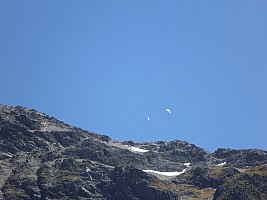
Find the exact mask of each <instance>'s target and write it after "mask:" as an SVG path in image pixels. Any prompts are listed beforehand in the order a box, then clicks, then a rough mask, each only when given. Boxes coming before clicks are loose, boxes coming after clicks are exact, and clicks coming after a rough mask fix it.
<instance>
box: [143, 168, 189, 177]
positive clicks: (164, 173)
mask: <svg viewBox="0 0 267 200" xmlns="http://www.w3.org/2000/svg"><path fill="white" fill-rule="evenodd" d="M185 170H186V169H183V171H181V172H159V171H154V170H142V171H143V172H148V173H149V172H151V173H155V174H159V175H163V176H178V175H181V174H183V173H185Z"/></svg>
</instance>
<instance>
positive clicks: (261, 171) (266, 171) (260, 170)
mask: <svg viewBox="0 0 267 200" xmlns="http://www.w3.org/2000/svg"><path fill="white" fill-rule="evenodd" d="M245 173H248V174H250V173H251V174H257V175H261V176H267V165H260V166H257V167H253V168H251V169H249V170H248V171H246V172H245Z"/></svg>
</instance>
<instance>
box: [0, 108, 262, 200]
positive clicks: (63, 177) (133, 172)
mask: <svg viewBox="0 0 267 200" xmlns="http://www.w3.org/2000/svg"><path fill="white" fill-rule="evenodd" d="M266 164H267V152H266V151H263V150H255V149H254V150H251V149H250V150H231V149H218V150H217V151H215V152H214V153H209V152H207V151H205V150H204V149H202V148H199V147H197V146H195V145H193V144H190V143H188V142H185V141H179V140H176V141H172V142H163V141H159V142H152V143H134V142H132V141H126V142H118V141H114V140H112V139H110V138H109V137H107V136H104V135H98V134H95V133H91V132H88V131H85V130H82V129H79V128H77V127H73V126H70V125H68V124H65V123H63V122H61V121H59V120H57V119H55V118H53V117H49V116H48V115H46V114H44V113H40V112H38V111H36V110H30V109H26V108H23V107H9V106H5V105H0V189H1V191H0V199H47V200H48V199H114V200H115V199H116V200H124V199H129V200H131V199H133V200H137V199H144V200H149V199H162V200H165V199H166V200H167V199H238V198H239V199H266V191H267V188H266V183H267V181H266V174H267V172H266ZM163 172H165V173H163ZM166 172H169V173H166ZM240 182H242V183H243V184H239V183H240ZM251 185H252V186H251ZM247 191H249V193H248V192H247ZM237 197H238V198H237Z"/></svg>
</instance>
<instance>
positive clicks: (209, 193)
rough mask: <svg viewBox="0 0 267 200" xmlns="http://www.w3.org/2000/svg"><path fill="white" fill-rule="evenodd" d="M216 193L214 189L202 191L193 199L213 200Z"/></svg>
mask: <svg viewBox="0 0 267 200" xmlns="http://www.w3.org/2000/svg"><path fill="white" fill-rule="evenodd" d="M214 193H215V190H214V189H212V188H205V189H203V190H201V193H200V194H199V196H198V197H196V198H193V200H211V199H213V195H214Z"/></svg>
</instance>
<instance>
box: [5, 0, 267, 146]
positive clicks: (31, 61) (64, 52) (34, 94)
mask: <svg viewBox="0 0 267 200" xmlns="http://www.w3.org/2000/svg"><path fill="white" fill-rule="evenodd" d="M266 10H267V1H265V0H257V1H247V0H242V1H241V0H240V1H232V0H231V1H230V0H225V1H211V0H207V1H172V0H170V1H155V0H154V1H149V0H147V1H139V0H137V1H131V0H123V1H117V0H114V1H107V0H106V1H92V0H84V1H70V0H64V1H61V0H58V1H52V0H49V1H35V0H34V1H33V0H27V1H15V0H1V1H0V29H1V31H0V44H1V45H0V71H1V73H0V75H1V78H0V91H1V93H0V103H2V104H7V105H12V106H15V105H22V106H25V107H28V108H34V109H37V110H39V111H42V112H45V113H47V114H49V115H50V116H54V117H56V118H58V119H60V120H62V121H64V122H67V123H69V124H71V125H75V126H78V127H81V128H83V129H86V130H89V131H93V132H96V133H101V134H105V135H108V136H110V137H111V138H113V139H115V140H133V141H137V142H138V141H157V140H164V141H170V140H175V139H179V140H186V141H188V142H190V143H194V144H196V145H197V146H200V147H203V148H205V149H207V150H209V151H214V150H215V149H217V148H218V147H224V148H236V149H240V148H260V149H265V150H267V142H266V141H267V12H266ZM166 108H170V109H171V110H172V114H171V115H169V116H168V115H167V113H166V111H165V109H166ZM147 116H149V117H150V118H151V123H147V120H146V117H147Z"/></svg>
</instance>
